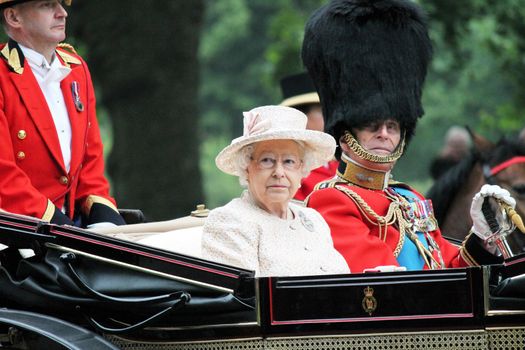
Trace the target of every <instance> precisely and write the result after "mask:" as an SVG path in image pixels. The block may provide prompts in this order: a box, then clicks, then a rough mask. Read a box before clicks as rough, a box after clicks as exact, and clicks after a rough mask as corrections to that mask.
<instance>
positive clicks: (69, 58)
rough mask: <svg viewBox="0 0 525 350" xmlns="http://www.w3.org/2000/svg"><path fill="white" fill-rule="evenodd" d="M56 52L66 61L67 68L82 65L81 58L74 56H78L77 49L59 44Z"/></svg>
mask: <svg viewBox="0 0 525 350" xmlns="http://www.w3.org/2000/svg"><path fill="white" fill-rule="evenodd" d="M56 52H57V53H58V54H59V55H60V57H61V58H62V59H63V60H64V62H65V63H66V65H67V66H69V65H70V64H81V63H82V62H81V61H80V59H79V58H77V57H75V56H73V55H72V54H74V55H78V54H77V52H76V51H75V48H74V47H73V46H71V45H70V44H66V43H60V44H58V46H57V50H56Z"/></svg>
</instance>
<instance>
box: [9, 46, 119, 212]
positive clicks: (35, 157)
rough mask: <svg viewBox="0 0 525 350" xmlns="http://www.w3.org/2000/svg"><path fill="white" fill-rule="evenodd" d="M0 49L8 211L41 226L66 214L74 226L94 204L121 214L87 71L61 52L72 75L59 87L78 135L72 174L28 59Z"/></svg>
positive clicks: (11, 48) (16, 50) (73, 141)
mask: <svg viewBox="0 0 525 350" xmlns="http://www.w3.org/2000/svg"><path fill="white" fill-rule="evenodd" d="M0 49H1V51H0V52H1V54H0V197H1V198H2V208H3V209H5V210H7V211H9V212H13V213H18V214H24V215H29V216H33V217H37V218H42V219H43V220H50V219H51V218H52V217H53V215H54V214H55V211H56V210H60V209H62V208H63V207H65V209H66V212H67V213H68V215H69V217H70V218H73V216H74V215H75V210H76V209H77V208H81V209H82V211H83V212H84V214H86V215H89V212H90V210H91V208H92V205H93V204H94V203H99V204H102V206H103V208H104V209H107V208H110V210H111V211H116V207H115V201H114V199H113V198H112V197H110V195H109V185H108V181H107V180H106V178H105V176H104V159H103V146H102V141H101V138H100V131H99V126H98V122H97V118H96V112H95V94H94V90H93V85H92V82H91V76H90V73H89V70H88V68H87V66H86V63H85V62H84V61H83V60H82V58H81V57H80V56H78V55H76V54H75V53H72V52H70V51H66V50H64V49H61V48H57V51H56V52H57V56H56V57H57V58H58V59H59V60H60V62H61V63H62V64H63V65H65V66H69V67H70V68H71V73H70V74H69V75H68V76H67V77H66V78H64V79H63V80H62V82H61V84H60V86H61V90H62V93H63V96H64V101H65V104H66V108H67V112H68V114H69V119H70V122H71V132H72V139H71V164H70V170H69V171H66V169H65V166H64V161H63V157H62V152H61V149H60V144H59V140H58V136H57V131H56V128H55V125H54V122H53V118H52V116H51V113H50V111H49V108H48V106H47V103H46V100H45V97H44V95H43V93H42V91H41V89H40V87H39V85H38V82H37V80H36V78H35V76H34V75H33V72H32V71H31V68H30V66H29V64H28V63H27V61H25V60H24V59H22V60H21V62H17V61H18V59H17V55H18V57H22V58H23V54H22V52H21V50H20V48H19V47H18V45H17V44H16V42H13V41H10V42H9V44H3V45H1V46H0ZM74 84H76V85H77V86H78V89H77V92H76V93H75V92H73V89H72V88H73V85H74ZM76 95H77V96H76ZM75 99H76V100H77V104H76V105H75ZM78 102H80V103H81V104H82V106H81V107H80V106H79V104H78ZM82 107H83V108H82ZM66 198H67V199H68V200H66ZM98 207H101V206H100V205H98ZM57 208H58V209H57Z"/></svg>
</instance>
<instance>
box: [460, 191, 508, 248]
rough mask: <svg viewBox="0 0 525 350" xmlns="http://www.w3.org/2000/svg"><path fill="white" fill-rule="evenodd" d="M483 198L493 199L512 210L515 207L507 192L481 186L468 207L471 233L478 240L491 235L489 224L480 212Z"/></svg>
mask: <svg viewBox="0 0 525 350" xmlns="http://www.w3.org/2000/svg"><path fill="white" fill-rule="evenodd" d="M485 197H495V198H497V199H499V200H501V201H503V202H505V203H507V204H508V205H510V206H511V207H512V208H515V207H516V200H514V198H512V197H511V196H510V193H509V191H507V190H505V189H503V188H501V187H499V186H497V185H483V187H481V189H480V191H479V192H478V193H477V194H476V195H475V196H474V198H473V199H472V205H471V207H470V217H471V218H472V223H473V225H472V232H474V234H476V236H478V237H479V238H481V239H483V240H486V239H487V238H489V237H490V236H492V235H493V233H492V231H491V230H490V227H489V224H488V223H487V220H486V219H485V216H484V215H483V212H482V211H481V206H482V205H483V201H484V200H485Z"/></svg>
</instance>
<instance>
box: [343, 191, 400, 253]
mask: <svg viewBox="0 0 525 350" xmlns="http://www.w3.org/2000/svg"><path fill="white" fill-rule="evenodd" d="M335 188H337V189H338V190H339V191H341V192H343V193H344V194H346V195H347V196H348V198H350V199H351V200H352V201H353V202H354V203H355V204H356V206H357V208H358V209H359V211H360V212H361V214H363V216H364V217H365V218H366V220H367V221H368V222H369V223H371V224H372V225H375V226H378V227H379V239H381V240H382V241H383V242H385V241H386V231H387V228H388V226H389V225H393V224H395V223H396V222H398V224H400V228H399V231H400V232H399V233H400V234H399V242H398V243H397V246H396V249H395V250H394V256H395V257H397V256H398V255H399V252H400V251H401V248H402V247H403V243H404V242H405V235H404V234H402V232H401V230H402V229H403V230H404V226H403V223H402V222H400V221H399V220H398V217H399V216H400V215H401V210H400V208H399V203H397V202H392V203H390V206H389V207H388V212H387V213H386V215H385V216H381V215H379V214H377V213H376V212H375V211H374V210H372V208H370V206H369V205H368V203H367V202H365V200H364V199H363V198H361V196H360V195H358V194H357V193H355V192H354V191H352V190H351V189H349V188H346V187H344V186H340V185H336V186H335ZM401 216H402V215H401Z"/></svg>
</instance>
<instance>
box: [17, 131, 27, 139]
mask: <svg viewBox="0 0 525 350" xmlns="http://www.w3.org/2000/svg"><path fill="white" fill-rule="evenodd" d="M17 136H18V138H19V139H20V140H23V139H25V138H26V136H27V134H26V131H25V130H18V134H17Z"/></svg>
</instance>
